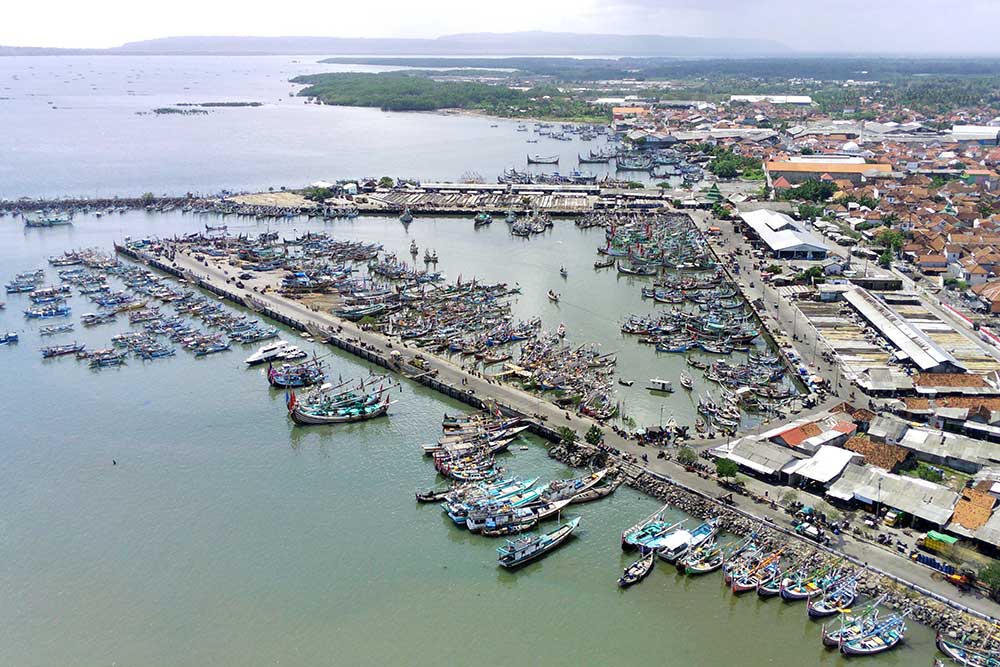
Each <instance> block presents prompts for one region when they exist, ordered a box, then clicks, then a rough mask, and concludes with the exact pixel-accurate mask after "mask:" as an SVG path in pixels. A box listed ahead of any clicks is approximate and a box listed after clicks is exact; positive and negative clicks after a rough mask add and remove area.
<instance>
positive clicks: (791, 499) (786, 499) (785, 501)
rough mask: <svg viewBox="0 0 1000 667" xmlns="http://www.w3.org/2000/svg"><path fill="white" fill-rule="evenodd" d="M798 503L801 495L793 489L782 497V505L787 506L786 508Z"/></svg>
mask: <svg viewBox="0 0 1000 667" xmlns="http://www.w3.org/2000/svg"><path fill="white" fill-rule="evenodd" d="M798 501H799V494H797V493H795V491H794V490H793V489H789V490H788V491H785V492H784V493H783V494H782V495H781V504H782V505H785V506H788V505H794V504H795V503H797V502H798Z"/></svg>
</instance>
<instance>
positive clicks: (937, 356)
mask: <svg viewBox="0 0 1000 667" xmlns="http://www.w3.org/2000/svg"><path fill="white" fill-rule="evenodd" d="M844 299H845V300H846V301H847V302H848V303H849V304H851V306H853V307H854V309H855V310H857V311H858V312H859V313H861V315H862V316H863V317H864V318H865V319H866V320H868V322H869V323H870V324H871V325H872V326H873V327H875V328H876V329H878V331H879V333H881V334H882V336H884V337H885V338H887V339H888V340H889V341H890V342H891V343H892V344H893V345H894V346H895V347H896V349H897V350H899V351H900V352H903V353H904V354H905V355H906V356H907V357H909V358H910V360H912V361H913V363H914V364H916V365H917V366H918V367H919V368H920V370H923V371H927V370H932V369H934V368H938V367H939V366H941V364H944V363H950V364H953V365H955V366H960V364H959V363H958V361H957V360H956V359H955V358H954V357H953V356H951V355H950V354H948V353H947V352H945V351H944V350H943V349H941V348H940V347H939V346H938V345H937V344H936V343H935V342H934V341H932V340H931V339H930V338H929V337H928V336H927V335H926V334H925V333H924V332H923V331H921V330H920V329H918V328H917V327H915V326H913V325H911V324H910V323H909V322H907V321H906V320H904V319H903V318H902V317H901V316H900V315H899V314H898V313H897V312H896V311H894V310H893V309H892V308H890V307H889V306H888V305H886V304H884V303H882V302H881V301H879V300H878V299H876V298H875V297H874V296H873V295H872V293H871V292H869V291H868V290H866V289H864V288H862V287H854V288H853V289H851V290H848V291H847V292H845V293H844Z"/></svg>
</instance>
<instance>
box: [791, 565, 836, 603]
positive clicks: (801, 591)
mask: <svg viewBox="0 0 1000 667" xmlns="http://www.w3.org/2000/svg"><path fill="white" fill-rule="evenodd" d="M838 565H839V561H838V562H836V563H834V564H831V565H827V566H825V567H822V568H820V569H818V570H814V571H813V572H811V573H809V574H808V575H806V576H804V577H803V576H798V577H797V576H795V575H791V576H788V577H785V578H784V579H783V580H782V581H781V588H780V589H779V591H778V594H779V595H781V599H783V600H785V601H786V602H795V601H798V600H806V599H808V598H811V597H815V596H817V595H822V594H823V593H824V591H825V590H826V589H827V588H828V587H829V586H830V585H831V584H833V583H835V582H837V581H839V580H840V578H841V573H840V569H839V567H838Z"/></svg>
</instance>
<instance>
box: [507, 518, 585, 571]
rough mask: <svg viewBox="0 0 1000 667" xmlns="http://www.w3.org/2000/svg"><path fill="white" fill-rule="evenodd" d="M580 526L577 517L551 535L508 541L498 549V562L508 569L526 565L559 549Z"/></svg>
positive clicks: (550, 533) (545, 534) (544, 534)
mask: <svg viewBox="0 0 1000 667" xmlns="http://www.w3.org/2000/svg"><path fill="white" fill-rule="evenodd" d="M579 525H580V517H576V518H575V519H572V520H571V521H568V522H566V523H564V524H562V525H561V526H559V527H558V528H556V529H555V530H553V531H551V532H549V533H543V534H541V535H534V536H525V537H522V538H520V539H517V540H508V542H507V544H505V545H504V546H502V547H498V548H497V554H498V557H497V562H498V563H499V564H500V565H502V566H503V567H505V568H507V569H514V568H517V567H520V566H521V565H525V564H527V563H529V562H531V561H533V560H535V559H536V558H540V557H542V556H544V555H545V554H547V553H549V552H551V551H553V550H555V549H557V548H558V547H559V546H560V545H561V544H563V543H564V542H565V541H566V540H567V539H568V538H569V537H570V536H571V535H572V534H573V531H575V530H576V528H577V526H579Z"/></svg>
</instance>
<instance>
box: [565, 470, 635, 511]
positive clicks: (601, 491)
mask: <svg viewBox="0 0 1000 667" xmlns="http://www.w3.org/2000/svg"><path fill="white" fill-rule="evenodd" d="M624 482H625V478H624V477H619V478H618V479H616V480H615V481H613V482H609V483H607V484H604V485H602V486H595V487H593V488H591V489H588V490H587V491H584V492H582V493H578V494H576V495H575V496H573V497H572V498H570V501H569V502H570V504H571V505H577V504H580V503H589V502H593V501H595V500H600V499H601V498H606V497H607V496H610V495H611V494H612V493H614V492H615V491H616V490H618V487H619V486H621V485H622V484H623V483H624Z"/></svg>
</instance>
